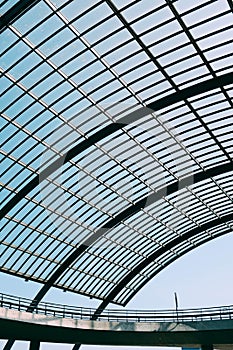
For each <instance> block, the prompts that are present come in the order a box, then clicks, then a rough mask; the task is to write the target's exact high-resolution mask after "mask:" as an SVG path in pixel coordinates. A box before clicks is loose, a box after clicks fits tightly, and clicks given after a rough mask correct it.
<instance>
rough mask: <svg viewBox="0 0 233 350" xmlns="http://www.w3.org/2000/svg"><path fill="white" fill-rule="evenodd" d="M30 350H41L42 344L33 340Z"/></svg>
mask: <svg viewBox="0 0 233 350" xmlns="http://www.w3.org/2000/svg"><path fill="white" fill-rule="evenodd" d="M29 350H40V342H39V341H37V340H32V341H31V342H30V348H29Z"/></svg>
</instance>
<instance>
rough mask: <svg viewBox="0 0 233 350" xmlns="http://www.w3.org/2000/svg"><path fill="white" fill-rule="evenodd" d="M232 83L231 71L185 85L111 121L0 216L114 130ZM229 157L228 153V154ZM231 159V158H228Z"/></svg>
mask: <svg viewBox="0 0 233 350" xmlns="http://www.w3.org/2000/svg"><path fill="white" fill-rule="evenodd" d="M231 83H233V73H227V74H224V75H221V76H219V77H215V78H213V79H209V80H205V81H204V82H201V83H198V84H196V85H193V86H191V87H187V88H185V89H183V90H180V91H178V92H175V93H172V94H170V95H168V96H165V97H162V98H161V99H159V100H157V101H154V102H152V103H150V104H148V105H147V106H146V107H141V108H139V109H138V110H137V111H135V112H131V113H129V114H128V115H126V116H125V117H123V118H121V119H119V121H118V122H117V123H111V124H110V125H108V126H106V127H104V128H103V129H101V130H100V131H98V132H96V133H95V134H93V135H91V136H90V137H89V138H88V139H86V140H84V141H82V142H80V143H79V144H78V145H76V146H74V147H73V148H71V149H70V150H69V151H68V152H66V153H65V154H64V155H62V156H61V157H59V158H58V159H57V160H56V161H54V162H53V163H52V164H51V165H49V166H48V167H47V168H46V169H44V170H43V171H42V172H41V173H40V174H38V175H36V176H35V177H34V178H33V179H32V180H31V181H30V182H28V183H27V184H26V185H25V186H24V187H23V188H22V189H21V190H20V191H19V192H18V193H17V194H16V195H15V196H14V197H13V198H12V199H11V200H9V201H8V202H7V203H6V205H5V206H4V207H3V208H2V211H1V215H0V218H3V217H4V216H5V215H6V214H7V213H8V212H9V211H10V210H11V209H13V208H14V207H15V206H16V205H17V204H18V203H19V202H20V201H21V200H22V199H23V198H24V197H25V196H26V195H27V194H29V192H30V191H31V190H33V189H34V188H36V186H38V185H39V184H40V183H41V182H42V181H43V180H45V179H46V178H47V177H48V176H49V175H50V174H52V173H53V172H55V171H56V170H57V169H59V168H60V167H62V166H63V165H64V164H65V163H67V162H68V161H70V160H71V159H72V158H74V157H75V156H77V155H78V154H79V153H81V152H83V151H84V150H86V149H88V148H89V147H91V146H92V145H94V144H95V143H97V142H99V141H100V140H103V139H104V138H105V137H107V136H109V135H111V134H113V133H114V132H116V131H118V130H120V129H122V128H124V127H125V126H127V125H129V124H131V123H133V122H135V121H137V120H139V119H141V118H142V117H144V116H146V115H148V114H149V113H151V112H156V111H158V110H160V109H162V108H165V107H168V106H170V105H172V104H175V103H177V102H180V101H183V100H185V99H188V98H191V97H194V96H196V95H199V94H201V93H205V92H208V91H211V90H213V89H216V88H219V87H223V86H225V85H228V84H231ZM228 159H229V155H228ZM229 160H230V161H231V159H229Z"/></svg>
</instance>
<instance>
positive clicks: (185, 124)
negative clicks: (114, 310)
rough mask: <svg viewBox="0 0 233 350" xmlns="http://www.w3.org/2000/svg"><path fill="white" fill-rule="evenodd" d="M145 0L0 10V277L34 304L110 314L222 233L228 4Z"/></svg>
mask: <svg viewBox="0 0 233 350" xmlns="http://www.w3.org/2000/svg"><path fill="white" fill-rule="evenodd" d="M155 3H156V5H155ZM155 3H152V2H151V1H148V0H142V1H141V0H140V1H139V0H136V1H125V2H122V1H120V0H112V1H108V0H106V1H102V0H101V1H98V0H89V1H85V2H82V1H76V0H75V1H60V0H43V1H42V0H41V1H26V0H21V1H18V2H15V4H14V5H13V6H12V7H10V5H9V3H8V2H3V5H2V8H1V11H2V15H1V17H0V19H1V25H0V30H1V36H2V40H1V42H2V63H1V73H2V90H1V92H0V93H1V103H2V108H1V109H2V120H3V132H2V138H3V148H2V151H1V155H2V160H3V162H2V163H3V175H2V193H3V194H2V196H3V207H2V218H3V230H2V233H1V254H2V258H1V261H2V267H1V271H3V272H6V273H10V274H14V275H17V276H20V277H23V278H25V279H29V280H33V281H38V282H40V283H43V287H42V288H41V290H40V291H39V292H38V294H37V296H36V297H35V300H36V302H37V303H39V301H40V300H41V299H42V298H43V296H44V295H45V294H46V292H47V291H48V290H49V288H50V287H51V286H55V287H58V288H62V289H64V290H70V291H73V292H77V293H80V294H83V295H87V296H91V297H95V298H98V299H101V300H102V301H103V302H102V304H101V305H100V307H99V309H98V310H97V313H96V314H98V313H99V312H100V310H101V309H103V308H104V307H105V306H106V305H107V304H108V303H109V302H113V303H116V304H121V305H125V304H126V303H127V302H128V301H129V300H130V299H131V298H132V297H133V296H134V295H135V294H136V293H137V291H138V290H139V289H140V288H141V287H142V286H143V285H144V284H145V283H147V281H149V280H150V279H151V278H152V277H154V276H155V275H156V274H157V273H158V272H159V271H161V270H162V269H163V268H164V267H166V266H167V265H168V264H170V263H171V262H173V261H175V260H176V259H177V258H178V257H179V256H182V255H183V254H185V253H186V252H188V251H190V250H192V249H194V248H195V247H197V246H200V245H201V244H204V243H206V242H208V241H210V240H211V239H214V238H216V237H220V236H222V235H224V234H227V233H228V234H229V233H230V232H232V225H233V220H232V212H233V204H232V193H233V187H232V186H233V181H232V180H233V163H232V158H233V157H232V155H233V148H232V145H233V132H232V125H233V118H232V96H233V73H232V67H233V66H232V62H233V59H232V52H233V48H232V45H233V42H232V34H233V26H232V22H233V21H232V17H233V15H232V7H231V2H228V1H226V0H219V1H214V2H213V1H207V0H206V1H202V2H198V3H197V4H195V6H194V5H193V3H192V6H190V4H189V3H188V2H187V1H185V0H179V1H176V2H172V1H165V0H158V1H157V2H155Z"/></svg>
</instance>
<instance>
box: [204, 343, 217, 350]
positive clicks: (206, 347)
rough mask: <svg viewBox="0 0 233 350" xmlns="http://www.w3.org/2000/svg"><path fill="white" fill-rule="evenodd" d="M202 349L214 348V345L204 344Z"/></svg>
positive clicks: (212, 349) (209, 349) (210, 349)
mask: <svg viewBox="0 0 233 350" xmlns="http://www.w3.org/2000/svg"><path fill="white" fill-rule="evenodd" d="M201 350H214V347H213V345H212V344H208V345H202V346H201Z"/></svg>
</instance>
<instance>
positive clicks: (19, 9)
mask: <svg viewBox="0 0 233 350" xmlns="http://www.w3.org/2000/svg"><path fill="white" fill-rule="evenodd" d="M39 1H40V0H19V1H18V2H17V3H16V4H15V5H14V6H12V7H11V8H10V9H9V10H8V11H7V12H6V13H5V14H4V15H3V16H1V17H0V32H2V31H3V30H4V29H5V28H6V27H7V26H8V25H10V24H11V23H13V22H14V21H16V20H17V19H18V18H20V17H21V16H22V15H23V14H24V13H25V12H27V11H28V10H30V9H31V8H32V7H33V6H35V5H36V4H37V3H38V2H39Z"/></svg>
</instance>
